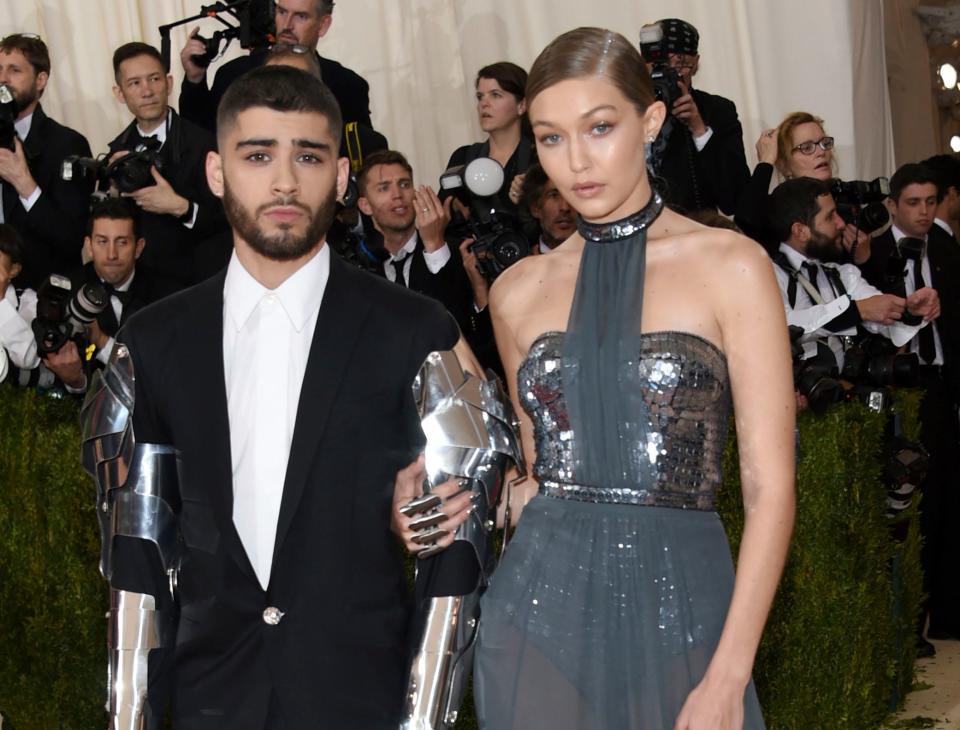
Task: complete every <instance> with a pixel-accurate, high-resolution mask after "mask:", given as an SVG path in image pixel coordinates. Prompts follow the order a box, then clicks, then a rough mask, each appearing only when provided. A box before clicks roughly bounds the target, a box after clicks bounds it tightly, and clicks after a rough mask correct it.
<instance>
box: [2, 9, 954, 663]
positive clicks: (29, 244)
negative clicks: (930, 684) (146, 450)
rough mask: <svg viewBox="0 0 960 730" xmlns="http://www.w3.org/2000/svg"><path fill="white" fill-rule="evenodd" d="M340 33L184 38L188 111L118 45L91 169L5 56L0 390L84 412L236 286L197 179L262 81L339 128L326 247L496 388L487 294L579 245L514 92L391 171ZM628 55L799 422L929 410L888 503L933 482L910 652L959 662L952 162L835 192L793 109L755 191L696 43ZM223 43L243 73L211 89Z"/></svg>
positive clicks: (695, 211)
mask: <svg viewBox="0 0 960 730" xmlns="http://www.w3.org/2000/svg"><path fill="white" fill-rule="evenodd" d="M332 14H333V2H330V1H329V0H277V2H276V4H275V15H274V16H273V17H268V18H251V17H244V18H242V19H241V22H240V24H239V25H237V26H236V27H234V26H231V25H229V24H226V29H225V30H222V31H218V33H217V34H216V35H215V36H213V37H211V38H204V37H202V36H201V35H199V34H198V32H197V31H196V30H193V31H192V33H191V35H190V38H189V41H188V42H187V44H186V45H185V46H184V47H183V48H182V50H181V51H180V56H179V59H174V60H175V61H176V62H179V63H181V64H182V67H183V71H184V81H183V84H182V87H181V89H180V93H179V109H174V108H173V107H172V106H171V103H170V100H171V95H172V94H173V91H174V89H173V80H172V77H171V75H170V74H169V64H170V58H169V46H168V39H169V29H170V28H171V27H174V26H175V25H179V24H181V23H180V22H178V23H174V24H172V25H171V26H165V28H164V29H161V37H162V38H164V39H165V43H164V44H163V47H162V49H158V48H156V47H154V46H151V45H149V44H147V43H143V42H139V41H134V42H130V43H126V44H124V45H122V46H120V47H119V48H117V49H116V50H115V51H114V52H113V55H112V65H113V72H114V77H115V85H114V86H113V93H114V94H115V96H116V98H117V99H118V100H119V101H120V102H122V103H123V104H125V105H126V108H127V109H128V110H129V112H130V117H131V119H130V123H129V124H128V126H127V127H126V128H125V129H122V130H118V134H117V136H116V137H115V138H114V139H113V141H112V142H111V143H110V144H109V146H108V149H107V150H98V151H97V152H98V153H99V154H94V153H93V151H92V150H91V149H90V147H89V145H88V143H87V140H86V138H85V137H84V135H83V133H82V132H81V131H77V130H73V129H70V128H68V127H66V126H64V125H63V124H60V123H59V122H57V121H56V120H54V119H51V118H50V117H48V116H47V115H46V114H45V112H44V110H43V105H42V101H43V95H44V92H45V90H46V89H47V84H48V80H49V78H50V75H51V73H55V72H56V70H55V68H54V67H55V64H56V58H55V57H54V58H51V55H50V49H48V46H47V45H46V44H45V43H44V41H43V40H42V39H41V38H39V37H37V36H35V35H31V34H28V33H17V34H13V35H8V36H6V37H5V38H3V39H2V40H0V188H2V206H0V344H2V348H0V381H3V380H5V381H6V382H7V383H10V384H13V385H15V386H18V387H30V388H37V389H39V390H41V391H42V392H44V393H48V394H50V395H51V396H53V397H60V398H65V399H75V400H76V401H77V403H78V406H79V403H80V401H81V400H82V396H83V394H84V393H85V391H86V389H87V387H88V385H89V384H90V382H91V378H92V374H93V372H94V371H95V370H97V369H100V368H103V367H104V366H105V365H106V364H107V362H108V360H109V357H110V353H111V350H112V348H113V345H114V337H115V336H116V335H117V332H118V330H119V329H120V328H121V327H122V326H123V325H124V323H125V322H126V321H127V320H128V319H129V318H130V316H131V315H132V314H133V313H135V312H137V311H138V310H140V309H142V308H144V307H146V306H148V305H150V304H152V303H154V302H156V301H158V300H160V299H162V298H164V297H166V296H167V295H169V294H172V293H174V292H177V291H179V290H182V289H185V288H187V287H190V286H192V285H194V284H197V283H199V282H200V281H202V280H204V279H206V278H208V277H210V276H212V275H214V274H215V273H217V272H219V271H221V270H222V269H223V268H224V267H225V266H226V265H227V264H228V262H229V260H230V256H231V253H232V242H233V239H232V234H231V229H230V227H229V225H228V223H227V217H226V215H225V213H224V207H223V206H224V204H223V202H222V201H221V199H220V198H218V197H215V196H214V195H213V194H212V193H211V191H210V188H209V187H208V185H207V173H206V170H205V161H206V158H207V153H208V152H210V151H212V150H215V149H216V110H217V106H218V103H219V100H220V98H221V97H222V96H223V94H224V92H225V91H226V89H227V88H228V87H229V86H230V84H231V83H233V82H234V81H235V80H236V79H238V78H240V77H241V76H242V75H243V74H244V73H246V72H247V71H249V70H251V69H253V68H257V67H259V66H262V65H267V64H284V65H292V66H297V67H299V68H301V69H303V70H305V71H307V72H308V73H310V74H313V75H315V76H317V77H319V78H321V79H322V80H323V82H324V83H325V84H326V85H327V86H328V87H329V89H330V90H331V91H332V93H333V95H334V96H335V97H336V99H337V101H338V103H339V105H340V108H341V111H342V114H343V120H344V122H345V124H344V129H343V135H342V145H341V155H342V156H343V157H347V158H348V159H349V161H350V166H351V173H352V174H351V180H350V184H349V186H348V190H347V192H346V193H345V194H344V195H343V196H341V197H340V199H338V200H337V203H336V219H335V223H334V225H333V228H331V231H330V233H329V235H328V238H327V243H328V244H329V246H330V248H331V250H332V252H334V253H335V254H336V255H338V256H340V257H341V258H342V259H343V260H344V261H346V262H348V263H349V264H351V265H352V266H354V267H357V268H359V269H362V270H364V271H366V272H368V274H369V275H370V276H376V277H383V278H385V279H387V280H388V281H390V282H394V283H395V284H396V285H397V286H403V287H406V288H408V289H411V290H414V291H417V292H420V293H422V294H423V295H425V296H427V297H430V298H433V299H435V300H437V301H439V302H440V303H442V304H443V306H444V307H445V308H446V309H447V310H448V311H449V312H450V314H451V315H452V316H453V317H454V318H455V319H456V322H457V324H458V325H459V327H460V330H461V332H462V333H463V334H464V336H465V338H466V340H467V341H468V342H469V344H470V345H471V347H472V348H473V351H474V353H475V354H476V356H477V358H478V359H479V361H480V362H481V364H482V365H483V366H485V367H486V368H489V369H492V370H493V371H494V372H498V373H502V372H503V368H502V365H501V364H500V360H499V357H498V354H497V347H496V343H495V341H494V337H493V329H492V326H491V320H490V315H489V312H488V309H487V304H488V293H489V289H490V286H491V284H492V282H493V281H494V280H496V279H497V277H498V276H499V275H500V274H501V273H502V272H503V271H504V270H506V269H507V268H508V267H510V266H511V265H512V264H514V263H516V262H517V261H518V260H520V259H521V258H523V257H526V256H550V255H551V252H552V251H553V249H554V248H556V247H557V246H559V245H560V244H562V243H563V242H564V241H565V240H566V239H567V238H568V237H570V236H571V235H572V234H574V233H575V232H576V229H577V228H576V226H577V224H576V216H575V213H574V211H573V209H572V208H571V206H570V205H569V203H568V202H567V201H566V200H565V199H564V198H563V197H562V196H561V195H560V193H559V192H558V190H557V187H556V185H554V184H553V183H552V182H551V180H550V179H549V178H548V177H547V175H546V174H545V173H544V171H543V169H542V168H541V167H540V165H539V164H538V161H537V150H536V143H535V139H534V136H533V131H532V130H531V128H530V126H529V122H528V121H527V118H526V116H525V111H526V102H525V98H524V97H525V87H526V82H527V72H526V71H525V70H524V69H523V68H521V67H520V66H518V65H516V64H514V63H511V62H508V61H497V60H496V59H490V63H489V65H486V66H484V67H483V68H481V69H479V70H478V71H477V72H476V76H475V81H474V88H473V90H472V92H473V93H474V95H475V99H476V113H477V119H478V122H479V125H480V128H481V129H482V130H483V134H484V139H482V140H480V141H474V142H471V141H470V139H469V137H470V133H469V131H468V130H464V134H463V138H464V140H463V141H464V145H463V146H462V147H459V148H458V149H456V150H453V151H452V153H451V154H450V157H449V162H448V164H447V169H446V171H445V172H444V173H443V174H442V176H441V177H440V178H439V180H438V181H437V182H436V184H433V181H431V180H426V179H424V177H423V176H422V174H415V171H414V169H413V166H412V165H411V164H410V162H409V161H408V159H407V157H406V156H405V155H404V153H403V151H402V150H396V149H393V148H391V147H390V145H389V143H388V139H387V138H388V137H389V133H390V130H385V129H380V130H375V129H374V128H373V124H372V121H371V114H370V90H369V87H368V84H367V82H366V81H365V80H364V79H363V78H362V77H361V76H359V75H358V74H357V73H355V72H354V71H352V70H350V69H348V68H345V67H344V66H342V65H341V64H339V63H337V62H336V61H333V60H331V59H328V58H325V57H324V56H322V55H320V53H319V52H318V50H317V48H318V44H319V43H321V40H322V38H323V37H324V36H325V35H326V33H327V31H328V29H329V28H330V25H331V21H332ZM274 23H275V29H274V28H272V27H270V28H269V29H268V26H271V25H272V24H274ZM621 31H623V32H625V34H626V35H628V36H630V35H632V36H633V37H635V38H637V37H638V39H639V48H640V50H641V53H642V55H643V58H644V60H645V61H647V63H648V67H649V71H650V74H651V77H652V80H653V83H654V87H655V91H656V95H657V98H658V99H659V100H661V101H663V102H664V104H665V105H666V107H667V109H668V111H669V116H668V119H667V121H666V123H665V124H664V126H663V129H662V131H661V132H660V134H659V136H658V137H656V139H653V140H652V141H651V142H650V143H649V144H648V148H649V150H648V166H649V169H650V171H651V173H652V175H653V176H654V180H655V181H656V187H657V189H658V191H659V192H660V194H661V195H662V196H663V198H664V199H665V201H666V204H667V205H668V206H669V207H671V208H672V209H674V210H675V211H678V212H680V213H682V214H684V215H687V216H689V217H690V218H693V219H694V220H697V221H699V222H701V223H704V224H706V225H709V226H722V227H728V228H734V229H737V230H739V231H741V232H742V233H744V234H745V235H746V236H748V237H749V238H752V239H753V240H755V241H756V242H757V243H758V244H759V245H761V246H763V247H764V248H765V249H766V251H767V252H768V253H769V256H770V259H771V262H772V266H773V269H774V272H775V275H776V278H777V281H778V282H779V285H780V290H781V294H782V300H783V306H784V310H785V312H786V316H787V322H788V324H789V327H790V334H791V342H792V346H793V356H794V378H795V387H796V394H797V399H798V404H799V407H800V408H803V409H809V410H811V411H813V412H814V413H815V414H820V413H822V412H825V411H827V410H828V409H829V408H830V407H831V406H832V405H833V404H835V403H837V402H839V401H843V400H855V399H859V400H862V401H863V402H864V403H866V404H867V405H868V406H869V407H871V408H874V409H877V410H883V409H887V408H889V407H890V404H891V402H893V401H895V399H896V397H897V391H898V389H900V388H906V387H909V388H919V389H922V390H923V392H924V394H925V396H924V398H923V401H922V406H921V422H922V437H921V442H922V443H921V444H907V443H905V441H904V440H903V439H899V440H896V439H893V440H892V442H894V443H896V444H898V445H897V446H896V447H894V448H895V453H894V454H891V459H892V460H895V459H899V462H898V463H900V464H901V465H902V466H903V468H904V470H905V472H904V473H907V474H908V477H904V478H903V479H901V480H900V482H901V483H902V484H906V485H907V488H904V489H899V485H898V486H897V487H896V488H893V490H892V492H891V499H890V505H891V511H896V510H897V509H902V508H903V507H904V506H905V505H906V504H908V503H909V487H910V486H911V484H912V483H915V482H917V481H918V480H919V479H921V478H922V484H921V487H920V488H921V490H922V493H923V510H922V517H921V529H922V533H923V535H924V540H925V542H924V548H923V550H924V553H923V567H924V570H925V581H926V582H925V589H926V592H927V594H928V599H927V603H926V605H925V611H926V615H925V617H924V618H923V619H922V620H921V622H920V623H919V625H918V636H917V640H918V647H919V651H920V653H921V654H927V655H929V654H932V653H933V651H934V648H933V645H932V644H930V643H929V642H928V641H927V640H926V638H925V635H924V631H926V637H928V638H937V639H954V640H956V639H960V611H958V610H957V609H956V607H957V606H960V596H958V592H960V579H958V570H957V562H956V559H955V556H956V555H957V554H960V545H958V539H957V537H956V534H957V533H956V531H955V530H953V531H951V529H950V525H951V523H952V522H953V521H954V520H956V519H957V518H958V516H960V499H958V495H957V491H958V490H957V489H956V483H955V475H956V473H957V466H958V464H957V453H958V449H957V445H958V437H960V424H958V404H960V242H958V238H957V231H958V228H960V159H958V158H957V156H956V155H946V154H942V155H937V156H934V157H931V158H929V159H927V160H923V161H915V162H910V163H907V164H903V165H902V166H900V167H899V169H897V170H891V171H889V178H887V177H883V178H878V179H876V180H872V181H859V180H841V179H838V178H837V177H836V169H837V165H836V161H835V159H834V150H835V140H834V138H833V137H832V136H830V134H829V132H828V129H829V124H828V121H825V120H824V119H822V118H820V117H818V116H817V114H816V110H813V111H811V112H806V111H791V110H789V109H784V110H783V111H784V112H785V116H784V118H783V121H782V122H781V123H780V124H779V125H778V126H777V127H775V128H772V129H769V130H766V131H764V132H763V133H762V135H761V136H760V138H759V139H758V140H757V141H756V152H757V158H758V160H759V162H758V163H757V165H756V167H755V168H754V169H753V171H752V172H751V171H750V169H749V167H748V164H747V159H746V154H745V148H744V138H743V136H744V135H743V129H742V127H741V124H740V121H739V118H738V115H737V108H736V105H735V104H734V102H733V101H731V100H729V99H726V98H724V97H722V96H719V95H716V94H713V93H708V92H706V91H703V90H701V89H699V88H697V86H696V75H697V71H698V69H699V67H700V63H701V58H700V55H699V52H698V49H699V34H698V31H697V29H696V28H694V27H693V26H692V25H691V24H689V23H687V22H685V21H683V20H679V19H664V20H660V21H657V22H651V23H650V24H649V25H647V26H644V27H643V28H641V29H634V30H632V31H631V32H627V31H629V29H626V30H625V29H621ZM232 37H237V38H239V39H240V40H241V42H242V43H243V45H244V47H245V48H249V53H248V54H247V55H243V56H242V57H240V58H237V59H235V60H233V61H230V62H229V63H227V64H225V65H223V66H221V67H220V68H219V69H218V70H217V71H216V73H215V74H211V73H208V71H207V67H208V65H209V64H210V62H211V60H212V59H213V58H214V57H216V56H217V55H218V54H219V53H220V52H221V51H222V50H223V47H224V45H225V44H226V43H228V42H230V40H231V38H232ZM53 50H54V52H55V50H56V49H53ZM704 60H705V61H707V62H709V59H704ZM102 63H108V61H107V59H106V58H104V59H102ZM787 112H789V113H787ZM417 172H418V173H419V171H417ZM774 178H777V184H776V185H775V186H774V185H773V183H774ZM771 188H772V192H771ZM730 296H731V297H734V296H736V292H734V291H731V292H730ZM896 435H897V436H899V434H896Z"/></svg>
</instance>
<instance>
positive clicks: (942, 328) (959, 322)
mask: <svg viewBox="0 0 960 730" xmlns="http://www.w3.org/2000/svg"><path fill="white" fill-rule="evenodd" d="M895 250H896V242H895V241H894V238H893V230H892V229H889V230H887V231H886V232H885V233H883V234H882V235H880V236H877V237H876V238H874V239H873V241H872V242H871V244H870V258H869V259H867V261H866V263H864V264H863V265H862V266H861V267H860V270H861V271H862V272H863V276H864V278H865V279H866V280H867V281H869V282H870V283H871V284H873V285H874V286H875V287H877V288H878V289H880V290H881V291H883V292H889V291H891V288H892V287H891V286H890V283H889V281H888V279H887V276H886V272H887V270H888V265H889V264H890V259H891V256H893V255H894V252H895ZM927 256H928V258H929V259H930V274H931V276H932V278H933V281H932V282H929V284H930V286H932V287H933V288H934V289H936V290H937V294H938V295H939V296H940V317H939V318H938V319H937V320H935V324H936V327H937V332H938V333H939V335H940V343H941V344H942V345H943V360H944V377H945V379H946V381H947V383H948V385H949V386H950V390H951V393H952V394H953V397H954V402H960V286H958V283H960V248H958V247H957V244H956V242H955V240H951V237H950V236H949V235H948V234H947V233H946V232H945V231H942V230H940V228H939V227H938V226H936V225H934V226H932V227H931V229H930V233H929V234H928V236H927ZM928 326H929V325H928Z"/></svg>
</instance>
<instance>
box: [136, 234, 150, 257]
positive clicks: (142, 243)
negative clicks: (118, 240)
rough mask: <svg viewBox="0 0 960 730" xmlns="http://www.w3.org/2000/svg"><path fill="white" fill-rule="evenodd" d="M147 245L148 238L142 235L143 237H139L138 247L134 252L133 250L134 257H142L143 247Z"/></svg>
mask: <svg viewBox="0 0 960 730" xmlns="http://www.w3.org/2000/svg"><path fill="white" fill-rule="evenodd" d="M146 245H147V239H145V238H142V237H141V238H138V239H137V248H136V249H135V250H134V252H133V257H134V258H136V259H138V258H140V254H142V253H143V247H144V246H146Z"/></svg>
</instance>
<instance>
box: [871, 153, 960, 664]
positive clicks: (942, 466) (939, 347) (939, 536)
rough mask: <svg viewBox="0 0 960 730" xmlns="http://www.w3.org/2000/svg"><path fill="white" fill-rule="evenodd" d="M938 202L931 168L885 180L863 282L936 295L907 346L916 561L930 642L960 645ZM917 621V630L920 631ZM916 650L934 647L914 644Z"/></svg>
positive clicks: (947, 319) (953, 390) (959, 375)
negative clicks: (881, 229) (912, 391)
mask: <svg viewBox="0 0 960 730" xmlns="http://www.w3.org/2000/svg"><path fill="white" fill-rule="evenodd" d="M940 202H941V191H940V188H938V186H937V176H936V175H935V174H934V173H933V171H932V170H930V169H929V168H927V167H925V166H923V165H918V164H907V165H904V166H902V167H901V168H900V169H899V170H897V171H896V172H895V173H894V175H893V177H891V178H890V197H889V199H888V201H887V207H888V209H889V211H890V216H891V218H892V220H893V225H892V226H891V227H890V229H889V230H888V231H887V232H885V233H884V234H883V235H882V236H878V237H877V238H875V239H874V240H873V245H872V253H871V256H870V259H869V260H868V261H867V262H866V263H865V264H864V265H863V266H862V269H863V273H864V276H866V277H867V278H868V279H869V280H870V281H871V282H872V283H873V284H874V285H875V286H877V287H879V288H881V289H883V290H884V291H893V292H897V293H901V292H906V294H907V295H910V294H911V292H914V291H916V290H918V289H920V288H921V287H933V288H934V289H935V290H936V291H937V292H939V294H940V301H941V304H942V309H943V315H942V316H941V317H940V319H938V320H937V321H936V322H935V323H934V325H933V326H931V327H928V328H925V329H924V330H921V332H920V333H919V334H918V335H917V336H916V337H914V338H913V339H912V340H911V341H910V351H911V352H914V353H916V354H917V355H918V356H919V357H920V363H921V365H920V382H919V385H920V387H921V388H923V390H924V398H923V401H922V402H921V405H920V422H921V433H920V440H921V441H922V442H923V445H924V446H925V447H926V448H927V451H928V452H929V453H930V466H929V469H928V471H927V477H926V479H925V480H924V482H923V484H922V485H921V490H922V492H923V502H922V503H921V518H920V531H921V534H922V535H923V538H924V545H923V552H922V554H921V563H922V565H923V569H924V589H925V591H926V592H927V594H928V599H927V604H926V606H925V607H924V609H925V614H928V615H929V618H930V627H929V630H928V634H927V635H928V637H930V638H936V639H960V571H958V567H957V566H958V564H957V561H956V557H957V555H958V553H960V544H958V540H957V535H958V532H957V525H958V523H960V503H958V495H960V492H958V490H957V488H956V473H957V466H958V465H957V458H956V453H957V443H958V439H960V433H958V427H957V404H958V402H960V295H958V288H960V287H958V284H960V249H958V248H957V246H956V244H955V243H954V242H953V241H951V240H949V238H948V237H947V236H941V235H938V234H934V233H933V231H932V229H933V227H935V224H934V217H935V215H936V212H937V206H938V204H939V203H940ZM923 620H924V619H923V618H921V621H920V624H919V626H918V629H919V630H920V631H921V632H922V630H923ZM920 651H922V652H923V653H925V654H927V655H929V654H932V653H933V646H932V645H930V644H928V643H927V642H925V641H924V640H923V639H922V637H921V639H920Z"/></svg>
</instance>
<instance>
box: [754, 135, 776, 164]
mask: <svg viewBox="0 0 960 730" xmlns="http://www.w3.org/2000/svg"><path fill="white" fill-rule="evenodd" d="M757 160H758V161H759V162H766V163H767V164H768V165H772V164H773V163H775V162H776V161H777V128H776V127H773V128H772V129H765V130H764V131H763V134H761V135H760V139H758V140H757Z"/></svg>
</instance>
